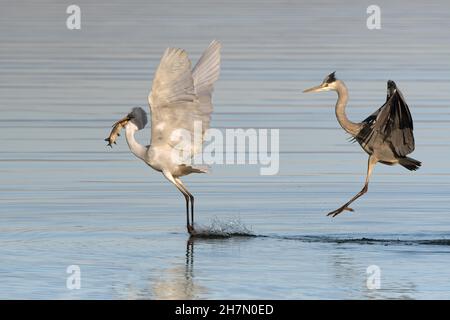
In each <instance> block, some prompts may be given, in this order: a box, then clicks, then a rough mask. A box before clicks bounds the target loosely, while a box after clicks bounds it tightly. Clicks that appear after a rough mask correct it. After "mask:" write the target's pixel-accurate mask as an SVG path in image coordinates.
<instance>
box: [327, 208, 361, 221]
mask: <svg viewBox="0 0 450 320" xmlns="http://www.w3.org/2000/svg"><path fill="white" fill-rule="evenodd" d="M344 210H347V211H351V212H353V211H354V210H353V209H352V208H350V207H347V206H343V207H340V208H339V209H336V210H334V211H331V212H330V213H328V214H327V216H328V217H329V216H332V217H333V218H334V217H336V216H337V215H338V214H340V213H342V212H343V211H344Z"/></svg>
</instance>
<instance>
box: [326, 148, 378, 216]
mask: <svg viewBox="0 0 450 320" xmlns="http://www.w3.org/2000/svg"><path fill="white" fill-rule="evenodd" d="M377 162H378V159H377V158H375V157H374V156H369V161H368V163H367V175H366V182H365V184H364V187H363V188H362V189H361V191H360V192H358V193H357V194H356V195H355V196H354V197H353V198H351V199H350V201H348V202H347V203H346V204H344V205H343V206H342V207H340V208H338V209H336V210H334V211H331V212H330V213H328V214H327V216H332V217H336V216H337V215H338V214H340V213H341V212H342V211H344V210H348V211H353V209H352V208H350V207H349V205H350V204H351V203H352V202H353V201H355V200H356V199H358V198H359V197H361V196H362V195H363V194H365V193H366V192H367V190H369V179H370V176H371V175H372V171H373V168H374V167H375V165H376V164H377Z"/></svg>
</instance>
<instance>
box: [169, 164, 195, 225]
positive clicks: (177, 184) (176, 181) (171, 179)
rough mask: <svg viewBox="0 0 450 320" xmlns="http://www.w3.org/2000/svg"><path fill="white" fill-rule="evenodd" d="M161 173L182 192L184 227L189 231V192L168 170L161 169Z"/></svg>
mask: <svg viewBox="0 0 450 320" xmlns="http://www.w3.org/2000/svg"><path fill="white" fill-rule="evenodd" d="M163 175H164V176H165V177H166V178H167V180H169V181H170V182H172V183H173V184H174V185H175V187H177V189H178V190H179V191H180V192H181V193H182V194H183V196H184V199H185V200H186V227H187V230H188V232H189V233H191V232H192V230H193V228H192V227H191V223H190V221H189V199H190V196H189V193H188V192H186V191H185V188H183V187H184V186H183V184H182V183H181V184H180V183H179V182H181V181H180V180H179V179H178V178H174V177H173V176H172V174H171V173H170V172H167V171H163ZM178 181H179V182H178Z"/></svg>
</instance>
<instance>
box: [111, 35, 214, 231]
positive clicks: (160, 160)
mask: <svg viewBox="0 0 450 320" xmlns="http://www.w3.org/2000/svg"><path fill="white" fill-rule="evenodd" d="M220 50H221V44H220V43H219V42H218V41H215V40H214V41H213V42H211V44H210V45H209V47H208V48H207V49H206V50H205V52H204V53H203V55H202V56H201V58H200V59H199V61H198V62H197V64H196V65H195V67H194V68H193V69H191V62H190V60H189V58H188V55H187V53H186V51H184V50H182V49H177V48H168V49H167V50H166V51H165V53H164V55H163V56H162V58H161V61H160V63H159V66H158V68H157V70H156V73H155V76H154V79H153V84H152V88H151V92H150V94H149V96H148V103H149V106H150V113H151V119H152V123H151V141H150V145H148V146H143V145H141V144H139V143H138V142H137V141H136V139H135V137H134V135H135V133H136V132H137V131H138V130H141V129H143V128H144V127H145V125H146V124H147V116H146V113H145V111H144V110H143V109H142V108H134V109H133V110H132V111H131V112H130V113H129V114H128V115H127V116H126V117H124V118H123V119H121V120H119V121H117V122H116V123H115V124H114V128H113V130H112V131H111V134H110V136H109V137H108V138H107V139H105V140H106V141H108V142H109V144H108V145H111V144H112V143H115V140H116V138H117V136H118V135H119V131H120V129H121V128H125V132H126V140H127V143H128V146H129V148H130V150H131V152H132V153H133V154H134V155H135V156H136V157H138V158H139V159H141V160H142V161H144V162H145V163H146V164H148V165H149V166H150V167H152V168H153V169H155V170H157V171H159V172H161V173H162V174H163V175H164V177H166V178H167V180H169V181H170V182H172V183H173V184H174V185H175V187H177V189H178V190H179V191H180V192H181V193H182V194H183V195H184V197H185V199H186V223H187V230H188V232H189V233H190V234H193V233H195V230H194V196H193V195H192V194H191V193H190V192H189V191H188V189H187V188H186V186H185V185H184V184H183V182H182V181H181V180H180V177H182V176H185V175H188V174H190V173H204V172H206V169H205V168H202V167H195V166H193V165H192V164H191V163H190V161H186V163H180V161H179V160H180V159H179V158H178V157H176V156H174V155H177V154H179V153H180V152H182V153H184V154H186V153H187V154H189V155H190V156H189V159H188V160H190V159H192V157H193V156H194V155H196V154H198V153H199V152H201V150H202V145H203V141H204V134H205V131H206V130H207V129H208V128H209V125H210V121H211V113H212V111H213V105H212V101H211V98H212V92H213V89H214V83H215V82H216V81H217V79H218V78H219V73H220ZM194 124H195V125H196V126H198V124H201V137H200V139H198V138H197V137H194V139H192V140H190V141H189V143H184V144H180V135H179V133H177V132H179V130H180V129H182V130H185V131H184V132H187V133H191V134H192V136H194V135H195V133H194ZM185 142H186V141H185ZM189 204H190V206H189ZM189 209H190V212H189ZM189 213H190V215H189Z"/></svg>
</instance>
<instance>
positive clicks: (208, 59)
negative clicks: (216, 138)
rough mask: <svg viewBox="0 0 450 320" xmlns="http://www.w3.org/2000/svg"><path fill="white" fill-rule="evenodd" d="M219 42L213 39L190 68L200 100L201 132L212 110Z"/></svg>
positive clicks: (218, 70) (205, 128) (218, 68)
mask: <svg viewBox="0 0 450 320" xmlns="http://www.w3.org/2000/svg"><path fill="white" fill-rule="evenodd" d="M221 47H222V45H221V44H220V42H218V41H216V40H213V41H212V42H211V44H210V45H209V46H208V48H207V49H206V50H205V52H204V53H203V55H202V56H201V58H200V59H199V60H198V62H197V64H196V65H195V67H194V69H193V70H192V77H193V79H194V88H195V92H196V94H197V97H198V100H199V102H200V108H199V110H198V111H199V116H200V117H201V118H202V134H204V133H205V131H206V130H207V129H208V128H209V123H210V122H211V113H212V111H213V105H212V100H211V98H212V92H213V90H214V83H215V82H216V81H217V79H219V74H220V49H221Z"/></svg>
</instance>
